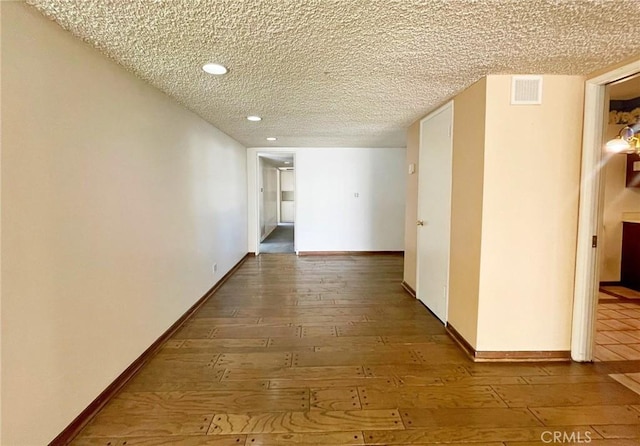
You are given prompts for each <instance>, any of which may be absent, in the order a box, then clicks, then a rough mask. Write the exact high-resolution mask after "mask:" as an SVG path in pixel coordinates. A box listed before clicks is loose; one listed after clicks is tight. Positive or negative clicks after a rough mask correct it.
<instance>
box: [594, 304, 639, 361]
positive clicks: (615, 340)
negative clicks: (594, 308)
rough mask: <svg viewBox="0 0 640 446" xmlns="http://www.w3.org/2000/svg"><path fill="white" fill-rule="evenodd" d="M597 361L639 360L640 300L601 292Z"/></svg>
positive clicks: (595, 353) (595, 354) (596, 347)
mask: <svg viewBox="0 0 640 446" xmlns="http://www.w3.org/2000/svg"><path fill="white" fill-rule="evenodd" d="M594 356H595V360H596V361H628V360H640V304H638V303H636V302H633V301H629V300H626V299H618V298H616V297H614V296H610V295H608V294H604V293H600V302H599V304H598V319H597V322H596V346H595V352H594Z"/></svg>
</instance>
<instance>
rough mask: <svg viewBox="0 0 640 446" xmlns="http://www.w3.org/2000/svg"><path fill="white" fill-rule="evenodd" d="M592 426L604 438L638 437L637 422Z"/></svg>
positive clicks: (638, 426) (638, 427) (639, 436)
mask: <svg viewBox="0 0 640 446" xmlns="http://www.w3.org/2000/svg"><path fill="white" fill-rule="evenodd" d="M593 428H594V429H595V430H596V431H597V432H598V433H599V434H600V435H602V437H604V438H640V425H639V424H611V425H599V426H598V425H594V426H593Z"/></svg>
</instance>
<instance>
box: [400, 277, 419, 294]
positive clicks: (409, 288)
mask: <svg viewBox="0 0 640 446" xmlns="http://www.w3.org/2000/svg"><path fill="white" fill-rule="evenodd" d="M400 285H402V288H404V290H405V291H406V292H407V293H409V295H410V296H411V297H413V298H414V299H416V291H415V290H414V289H413V288H411V285H409V284H408V283H407V282H405V281H404V280H403V281H402V283H401V284H400Z"/></svg>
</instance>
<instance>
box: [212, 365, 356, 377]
mask: <svg viewBox="0 0 640 446" xmlns="http://www.w3.org/2000/svg"><path fill="white" fill-rule="evenodd" d="M364 376H365V374H364V371H363V370H362V367H356V366H338V367H292V368H277V369H233V370H231V369H227V370H225V371H224V375H223V376H222V380H223V381H227V380H235V381H237V380H249V379H278V378H280V379H307V380H316V379H344V378H362V377H364Z"/></svg>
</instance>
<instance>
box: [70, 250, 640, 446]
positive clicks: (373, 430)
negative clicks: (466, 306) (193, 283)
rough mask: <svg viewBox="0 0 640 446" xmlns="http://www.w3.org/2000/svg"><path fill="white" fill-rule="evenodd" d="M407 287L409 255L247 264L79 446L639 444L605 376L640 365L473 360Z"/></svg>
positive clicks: (629, 394)
mask: <svg viewBox="0 0 640 446" xmlns="http://www.w3.org/2000/svg"><path fill="white" fill-rule="evenodd" d="M401 279H402V257H399V256H382V255H381V256H356V257H349V256H344V257H296V256H295V255H277V254H274V255H262V256H259V257H258V258H251V259H249V260H248V261H247V262H246V263H245V264H244V265H243V266H242V267H241V268H240V269H239V270H238V272H237V273H236V274H235V275H233V276H232V277H231V278H230V280H229V281H228V282H227V283H226V284H225V285H224V286H223V287H222V288H221V289H220V290H219V291H218V292H217V293H216V295H215V296H214V297H213V298H212V299H211V300H209V301H208V302H207V303H206V304H205V305H204V307H202V309H201V310H200V311H199V312H198V313H197V314H196V315H195V317H193V318H192V319H191V320H190V321H189V322H188V323H187V325H185V326H184V327H183V328H182V329H181V330H180V331H179V332H178V333H177V334H176V335H175V336H174V337H173V338H172V339H171V340H170V341H169V342H168V343H167V344H166V345H165V347H164V348H163V349H162V351H161V352H160V353H159V354H158V355H157V356H156V357H154V358H153V359H152V360H151V361H150V363H149V364H148V365H146V366H145V367H144V368H143V369H142V371H141V372H140V373H139V374H138V375H137V376H136V377H135V378H134V379H133V380H132V381H131V382H130V384H129V385H128V386H127V387H126V388H125V389H124V391H123V392H121V393H120V394H119V395H118V396H117V397H115V398H114V399H113V400H112V401H111V402H110V403H109V404H108V405H107V406H106V407H105V408H104V409H103V410H102V411H101V412H100V413H99V414H98V416H97V417H96V418H94V419H93V420H92V421H91V422H90V423H89V424H88V425H87V426H86V428H85V429H84V430H83V431H82V432H81V434H80V435H79V436H78V437H77V438H76V439H75V441H74V443H73V444H75V445H107V446H124V445H126V446H134V445H145V446H150V445H186V446H193V445H325V446H330V445H363V444H369V445H409V444H422V445H426V444H440V443H447V444H449V445H450V446H451V445H461V444H473V445H475V446H489V445H490V446H500V445H502V446H504V445H509V446H511V445H513V446H515V445H518V446H529V445H542V444H545V443H547V444H548V443H551V441H548V440H552V439H554V438H556V437H555V436H557V435H560V437H557V438H562V439H564V440H565V441H564V444H574V443H570V442H569V441H567V440H570V439H573V440H574V442H579V443H584V442H585V441H586V440H587V439H590V440H591V442H590V444H592V445H599V446H609V445H611V446H613V445H615V446H627V445H637V444H640V442H639V441H638V438H639V437H640V396H639V395H638V394H636V393H634V392H633V391H631V390H629V389H628V388H626V387H624V386H623V385H621V384H619V383H618V382H616V381H615V380H613V379H611V378H610V377H609V376H608V374H609V373H613V372H621V373H623V372H624V373H630V372H634V371H635V372H638V371H640V363H637V362H633V361H625V362H616V363H606V362H602V363H597V364H589V365H580V364H571V363H529V364H486V363H484V364H481V363H473V362H471V361H470V360H468V359H467V358H466V356H465V355H464V354H463V353H462V352H461V350H460V349H459V348H458V347H457V346H456V345H454V344H453V342H452V341H451V339H450V338H449V337H448V336H447V335H446V333H445V330H444V328H443V327H442V325H441V324H440V323H439V322H438V321H437V320H436V319H435V318H434V317H433V316H431V314H430V313H429V312H428V311H427V310H426V309H425V308H424V307H423V306H422V305H421V304H420V303H418V302H417V301H416V300H414V299H413V298H411V297H410V296H408V295H407V294H406V293H405V292H404V291H403V290H402V288H401V287H400V281H401ZM634 368H635V370H634ZM545 440H547V441H545ZM556 444H557V443H556Z"/></svg>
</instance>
